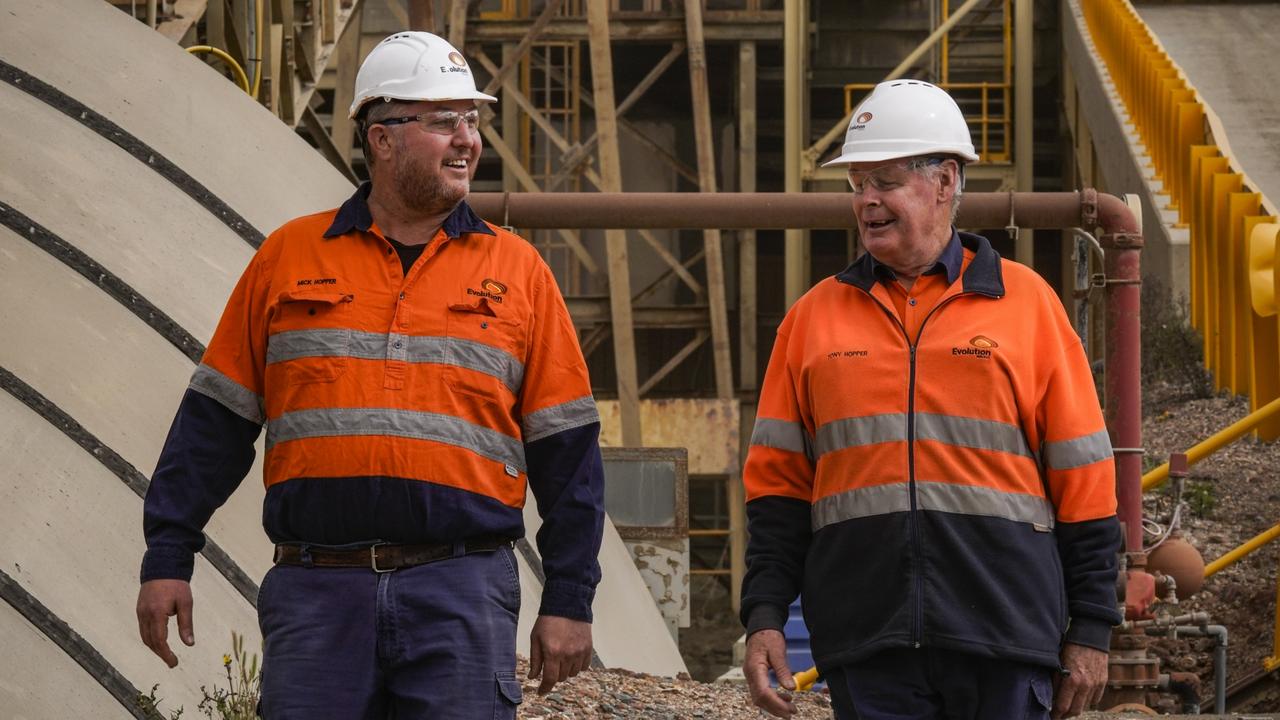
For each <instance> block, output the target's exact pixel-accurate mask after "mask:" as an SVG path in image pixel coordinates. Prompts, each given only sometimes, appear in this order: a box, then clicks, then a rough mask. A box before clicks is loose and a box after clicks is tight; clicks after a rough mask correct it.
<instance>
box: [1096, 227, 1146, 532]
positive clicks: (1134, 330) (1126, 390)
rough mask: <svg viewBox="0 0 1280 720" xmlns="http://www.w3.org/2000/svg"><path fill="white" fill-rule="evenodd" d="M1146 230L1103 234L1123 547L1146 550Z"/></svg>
mask: <svg viewBox="0 0 1280 720" xmlns="http://www.w3.org/2000/svg"><path fill="white" fill-rule="evenodd" d="M1141 241H1142V236H1141V235H1133V234H1129V233H1116V234H1113V235H1104V236H1103V237H1102V246H1103V247H1104V248H1105V249H1106V274H1107V283H1108V284H1107V364H1106V367H1107V375H1106V410H1107V426H1108V427H1109V428H1110V430H1111V444H1112V446H1113V447H1115V448H1118V450H1117V451H1116V460H1115V463H1116V496H1117V500H1118V501H1119V511H1118V514H1119V516H1120V521H1121V522H1123V523H1124V525H1125V548H1126V550H1128V551H1129V552H1142V454H1141V452H1140V451H1138V448H1141V447H1142V393H1141V390H1142V388H1141V387H1140V383H1139V378H1140V377H1141V369H1142V366H1141V362H1142V360H1141V358H1142V354H1141V353H1142V348H1141V343H1140V339H1141V332H1142V325H1141V320H1140V315H1139V300H1140V297H1141V290H1140V288H1141V286H1140V285H1139V284H1138V283H1139V282H1140V278H1141V275H1140V270H1139V254H1140V253H1139V248H1140V247H1141Z"/></svg>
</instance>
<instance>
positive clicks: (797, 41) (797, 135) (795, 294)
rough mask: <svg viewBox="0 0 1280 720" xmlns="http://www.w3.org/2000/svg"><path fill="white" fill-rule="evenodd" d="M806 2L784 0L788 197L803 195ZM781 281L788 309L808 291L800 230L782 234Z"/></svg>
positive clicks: (805, 241) (806, 261) (805, 249)
mask: <svg viewBox="0 0 1280 720" xmlns="http://www.w3.org/2000/svg"><path fill="white" fill-rule="evenodd" d="M806 6H807V3H806V1H805V0H786V2H785V3H784V7H785V11H784V12H785V17H784V23H783V31H782V43H783V50H782V54H783V96H784V97H783V104H782V107H783V110H782V115H783V125H784V130H783V136H784V140H783V145H784V154H785V158H784V160H785V165H786V168H785V173H786V174H785V177H784V181H783V182H784V185H783V189H784V190H785V191H786V192H789V193H792V192H794V193H798V192H803V190H804V183H803V180H802V175H801V170H802V168H801V162H803V157H804V155H803V154H804V139H805V135H804V104H805V103H804V94H805V79H804V41H805V36H806V35H807V28H806V27H805V26H806V25H807V24H808V21H809V18H808V15H809V14H808V12H806V10H805V8H806ZM784 237H785V238H786V239H785V250H784V252H785V264H784V270H783V272H784V277H785V288H786V290H785V291H786V306H787V307H791V305H792V304H793V303H794V302H795V301H796V300H798V299H800V296H801V295H803V294H804V292H805V290H808V289H809V252H808V250H809V248H808V238H807V236H806V234H805V232H804V231H803V230H796V229H787V230H786V231H784Z"/></svg>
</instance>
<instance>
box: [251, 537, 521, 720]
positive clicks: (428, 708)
mask: <svg viewBox="0 0 1280 720" xmlns="http://www.w3.org/2000/svg"><path fill="white" fill-rule="evenodd" d="M519 610H520V580H519V576H518V574H517V570H516V560H515V555H514V554H513V552H512V550H511V548H510V547H502V548H499V549H498V550H496V551H493V552H479V553H474V554H470V555H460V556H456V557H453V558H450V559H447V560H440V561H437V562H433V563H427V564H425V565H417V566H415V567H410V568H403V569H400V570H396V571H394V572H388V573H375V572H374V571H373V570H372V569H368V568H318V567H310V568H308V567H302V566H294V565H276V566H275V567H273V568H272V569H271V570H270V571H269V572H268V573H267V576H266V578H265V579H264V580H263V582H262V587H261V589H260V590H259V593H258V621H259V623H260V625H261V628H262V637H263V643H264V648H263V663H262V700H261V704H260V705H259V710H260V713H261V715H262V717H264V718H266V720H304V719H305V720H325V719H327V718H332V719H333V720H374V719H376V720H390V719H394V720H417V719H419V718H431V719H432V720H455V719H456V720H489V719H490V718H495V719H496V718H501V719H502V720H511V719H512V718H515V715H516V706H517V705H518V704H519V703H520V699H521V697H520V681H519V680H518V679H517V678H516V674H515V652H516V650H515V644H516V618H517V615H518V614H519Z"/></svg>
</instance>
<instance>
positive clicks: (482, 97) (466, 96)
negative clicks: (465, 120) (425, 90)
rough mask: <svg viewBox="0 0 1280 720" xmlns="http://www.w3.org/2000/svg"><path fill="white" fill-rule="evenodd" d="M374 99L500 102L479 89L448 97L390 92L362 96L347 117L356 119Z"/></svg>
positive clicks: (450, 94) (452, 94)
mask: <svg viewBox="0 0 1280 720" xmlns="http://www.w3.org/2000/svg"><path fill="white" fill-rule="evenodd" d="M374 100H400V101H401V102H450V101H453V100H475V101H476V102H489V103H496V102H498V98H496V97H494V96H492V95H486V94H485V93H482V92H480V91H479V90H475V91H472V92H462V93H449V94H448V96H447V97H422V96H421V95H413V96H412V97H410V96H409V95H400V94H398V93H391V92H389V93H384V94H381V95H376V96H373V97H366V98H361V99H360V102H358V103H353V104H352V105H351V110H350V112H348V113H347V117H348V118H351V119H355V117H356V116H357V115H359V114H360V110H361V109H362V108H364V106H365V105H368V104H369V103H371V102H373V101H374Z"/></svg>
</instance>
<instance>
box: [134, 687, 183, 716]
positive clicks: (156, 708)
mask: <svg viewBox="0 0 1280 720" xmlns="http://www.w3.org/2000/svg"><path fill="white" fill-rule="evenodd" d="M159 689H160V683H156V684H155V685H152V686H151V691H150V692H148V693H146V694H139V695H138V699H137V700H136V701H134V702H135V703H136V704H137V706H138V709H140V710H142V714H143V715H145V716H146V717H147V718H148V719H149V720H166V718H165V716H164V713H162V712H160V703H162V702H164V698H160V697H156V692H157V691H159ZM180 717H182V708H178V709H177V710H173V711H171V712H170V713H169V717H168V718H167V720H178V718H180Z"/></svg>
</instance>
